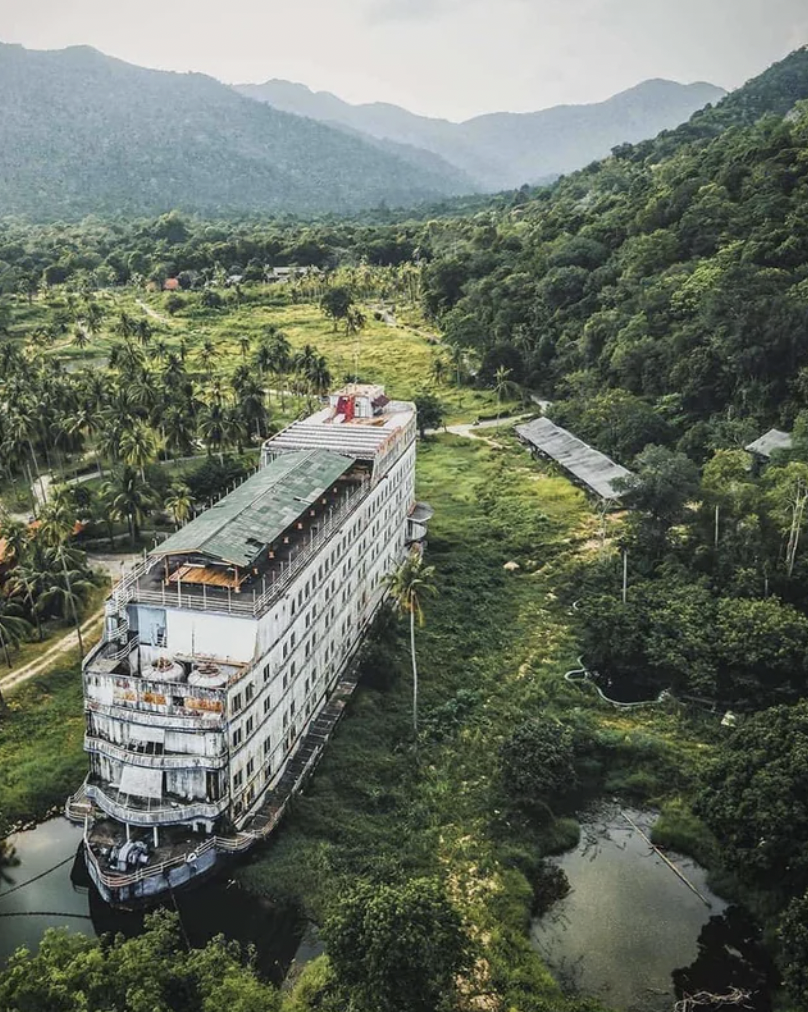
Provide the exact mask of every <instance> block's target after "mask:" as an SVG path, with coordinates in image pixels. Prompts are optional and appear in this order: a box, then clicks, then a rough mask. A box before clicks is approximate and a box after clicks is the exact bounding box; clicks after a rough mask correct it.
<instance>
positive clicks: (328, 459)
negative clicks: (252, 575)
mask: <svg viewBox="0 0 808 1012" xmlns="http://www.w3.org/2000/svg"><path fill="white" fill-rule="evenodd" d="M353 463H354V461H353V459H352V458H351V457H345V456H341V455H339V454H336V453H331V452H330V451H328V450H303V451H299V452H297V453H287V454H284V455H283V456H281V457H278V458H276V459H275V460H273V461H271V462H270V463H269V464H267V466H266V467H264V468H262V469H261V470H260V471H258V473H257V474H254V475H253V476H252V478H248V479H247V481H245V482H244V483H243V484H242V485H239V487H238V488H237V489H236V490H235V491H233V492H231V493H230V495H228V496H225V498H224V499H222V500H221V501H220V502H218V503H216V505H215V506H212V507H211V508H210V509H209V510H206V511H205V512H204V513H202V514H200V515H199V516H198V517H196V519H195V520H192V521H191V522H190V523H189V524H187V525H186V526H185V527H183V528H182V529H181V530H179V531H177V532H176V534H172V535H171V537H170V538H169V539H168V540H167V541H164V542H163V544H162V545H159V546H158V547H157V548H155V550H154V551H153V552H152V553H151V554H152V555H158V556H163V555H185V554H189V553H192V552H193V553H196V552H198V553H199V554H201V555H207V556H209V557H210V558H212V559H218V560H220V561H222V562H227V563H230V564H231V565H234V566H249V565H250V564H251V563H252V562H253V561H254V560H255V559H256V558H257V557H258V555H260V553H261V551H262V550H263V549H264V547H265V546H266V545H268V544H270V543H271V542H273V541H275V540H276V539H277V538H278V537H280V535H281V534H282V533H283V532H284V531H285V530H286V529H287V527H289V526H290V525H291V524H293V523H294V522H295V520H297V518H298V517H299V516H300V514H301V513H303V512H304V510H306V509H308V507H309V506H310V505H311V504H312V502H314V501H315V500H316V499H317V498H318V497H319V496H320V495H322V493H323V492H324V491H325V490H326V489H327V488H328V487H329V486H330V485H331V484H332V482H334V481H336V480H337V478H340V477H341V476H342V475H343V474H345V472H346V471H348V470H349V469H350V468H351V467H352V466H353Z"/></svg>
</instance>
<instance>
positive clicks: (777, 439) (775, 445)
mask: <svg viewBox="0 0 808 1012" xmlns="http://www.w3.org/2000/svg"><path fill="white" fill-rule="evenodd" d="M746 449H747V450H748V451H749V452H750V453H756V454H757V455H758V456H759V457H766V458H769V457H771V455H772V454H773V453H774V451H775V450H790V449H791V435H790V434H789V433H788V432H781V430H780V429H769V431H768V432H764V434H763V435H762V436H761V437H760V438H759V439H756V440H755V441H754V443H750V444H749V446H747V447H746Z"/></svg>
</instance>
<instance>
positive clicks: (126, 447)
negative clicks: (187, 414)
mask: <svg viewBox="0 0 808 1012" xmlns="http://www.w3.org/2000/svg"><path fill="white" fill-rule="evenodd" d="M120 448H121V458H122V460H123V462H124V463H125V464H128V465H129V466H130V467H134V468H137V470H138V471H139V472H140V477H141V478H142V479H143V481H145V480H146V465H147V464H151V463H152V462H153V461H155V460H156V459H157V455H158V454H159V452H160V450H161V448H162V440H161V439H160V436H159V434H158V433H157V432H155V431H154V429H153V428H152V427H151V426H150V425H147V424H146V423H145V422H142V421H135V422H133V424H132V425H131V426H128V427H127V428H125V429H124V430H123V432H122V433H121V442H120Z"/></svg>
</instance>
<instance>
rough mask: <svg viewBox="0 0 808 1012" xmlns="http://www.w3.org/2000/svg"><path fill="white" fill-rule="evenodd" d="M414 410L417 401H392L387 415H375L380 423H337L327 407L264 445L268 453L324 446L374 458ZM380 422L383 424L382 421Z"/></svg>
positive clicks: (292, 425) (364, 458)
mask: <svg viewBox="0 0 808 1012" xmlns="http://www.w3.org/2000/svg"><path fill="white" fill-rule="evenodd" d="M413 410H414V408H413V405H412V404H409V403H407V402H403V401H390V403H389V404H388V405H387V406H386V410H385V413H384V415H380V416H378V418H377V419H375V422H376V424H373V423H372V422H371V421H370V420H368V421H367V422H363V421H356V422H343V423H341V424H334V423H333V422H332V411H331V409H330V408H324V409H323V410H322V411H318V412H317V414H314V415H311V416H310V417H309V418H304V419H301V420H300V421H297V422H293V423H292V424H291V425H290V426H289V427H288V428H286V429H284V430H283V431H282V432H279V433H278V435H277V436H273V437H272V439H270V440H268V441H267V442H266V443H265V444H264V449H265V450H266V451H267V452H268V453H279V454H280V453H284V452H286V451H287V450H303V449H306V448H307V447H309V446H312V447H314V446H321V447H323V448H326V449H329V450H333V451H334V452H336V453H344V454H346V455H348V456H351V457H356V458H357V459H359V460H372V459H373V458H374V457H375V456H376V455H377V454H379V453H380V452H381V451H382V450H383V448H384V446H385V444H386V443H387V442H388V440H390V439H392V438H393V437H394V436H395V435H396V433H397V432H398V431H399V429H401V427H402V426H403V425H405V424H406V423H407V421H408V417H406V416H408V415H410V414H411V413H412V412H413ZM379 422H381V423H383V424H378V423H379Z"/></svg>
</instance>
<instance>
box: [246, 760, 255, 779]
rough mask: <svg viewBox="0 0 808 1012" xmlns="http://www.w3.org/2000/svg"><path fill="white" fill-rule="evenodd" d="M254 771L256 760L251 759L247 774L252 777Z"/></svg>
mask: <svg viewBox="0 0 808 1012" xmlns="http://www.w3.org/2000/svg"><path fill="white" fill-rule="evenodd" d="M254 771H255V760H254V759H250V761H249V762H248V763H247V776H248V777H251V776H252V775H253V773H254Z"/></svg>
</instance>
